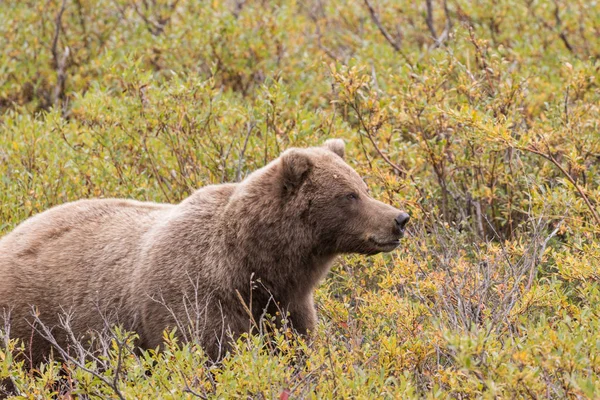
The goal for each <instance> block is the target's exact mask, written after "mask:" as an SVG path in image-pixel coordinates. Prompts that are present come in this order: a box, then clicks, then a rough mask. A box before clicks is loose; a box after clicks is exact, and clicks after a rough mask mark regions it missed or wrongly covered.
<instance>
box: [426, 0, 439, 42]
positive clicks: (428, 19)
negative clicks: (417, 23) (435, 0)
mask: <svg viewBox="0 0 600 400" xmlns="http://www.w3.org/2000/svg"><path fill="white" fill-rule="evenodd" d="M425 4H426V5H427V16H426V17H425V22H427V28H429V32H431V36H432V37H433V39H434V40H435V41H436V42H437V39H438V35H437V33H436V31H435V26H434V25H433V4H432V3H431V0H425Z"/></svg>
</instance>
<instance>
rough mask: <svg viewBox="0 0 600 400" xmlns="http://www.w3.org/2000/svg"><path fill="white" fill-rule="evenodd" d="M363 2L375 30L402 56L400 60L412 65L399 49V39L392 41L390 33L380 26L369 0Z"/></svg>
mask: <svg viewBox="0 0 600 400" xmlns="http://www.w3.org/2000/svg"><path fill="white" fill-rule="evenodd" d="M364 2H365V5H366V6H367V9H368V10H369V14H370V15H371V19H372V20H373V22H374V23H375V25H376V26H377V29H379V32H381V34H382V35H383V37H384V38H385V40H387V42H388V43H389V44H390V45H391V46H392V47H393V48H394V50H396V52H398V53H399V54H400V55H401V56H402V58H404V60H405V61H406V62H407V63H408V64H410V65H412V62H411V61H410V59H409V58H408V57H407V55H406V54H405V53H404V51H402V48H401V47H400V45H401V43H400V42H401V37H400V38H399V39H398V40H396V39H394V38H393V37H392V35H390V33H389V32H388V31H387V29H385V27H384V26H383V25H382V23H381V20H380V19H379V16H378V15H377V12H376V11H375V9H374V8H373V6H372V5H371V3H370V2H369V0H364Z"/></svg>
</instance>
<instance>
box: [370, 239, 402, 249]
mask: <svg viewBox="0 0 600 400" xmlns="http://www.w3.org/2000/svg"><path fill="white" fill-rule="evenodd" d="M369 241H370V242H371V243H373V244H374V245H375V246H377V247H378V248H380V249H384V250H386V251H390V250H393V249H395V248H396V247H398V246H399V245H400V239H393V240H377V239H375V238H369Z"/></svg>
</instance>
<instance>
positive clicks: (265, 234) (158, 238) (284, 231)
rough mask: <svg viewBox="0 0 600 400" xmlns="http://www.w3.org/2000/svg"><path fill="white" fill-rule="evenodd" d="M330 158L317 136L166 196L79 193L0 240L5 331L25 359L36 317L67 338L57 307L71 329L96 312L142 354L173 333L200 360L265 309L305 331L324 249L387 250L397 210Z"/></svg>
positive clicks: (34, 342) (394, 236) (37, 344)
mask: <svg viewBox="0 0 600 400" xmlns="http://www.w3.org/2000/svg"><path fill="white" fill-rule="evenodd" d="M343 157H344V142H343V141H342V140H340V139H331V140H328V141H327V142H325V144H324V145H323V146H322V147H313V148H306V149H300V148H291V149H288V150H287V151H285V152H284V153H282V154H281V156H280V157H279V158H277V159H276V160H274V161H272V162H271V163H269V164H268V165H266V166H265V167H263V168H262V169H259V170H257V171H255V172H254V173H252V174H250V175H249V176H248V177H247V178H246V179H245V180H243V181H242V182H240V183H229V184H221V185H210V186H206V187H203V188H201V189H199V190H197V191H196V192H195V193H193V194H192V195H191V196H190V197H188V198H187V199H185V200H184V201H183V202H181V203H180V204H177V205H171V204H155V203H146V202H138V201H131V200H117V199H103V200H101V199H98V200H80V201H76V202H72V203H68V204H64V205H61V206H57V207H54V208H52V209H50V210H47V211H45V212H43V213H41V214H38V215H36V216H33V217H31V218H30V219H28V220H26V221H25V222H23V223H22V224H21V225H19V226H18V227H17V228H16V229H15V230H14V231H13V232H11V233H9V234H8V235H6V236H5V237H4V238H2V239H0V313H1V312H2V310H3V311H4V314H10V320H11V323H12V326H11V336H12V337H14V338H20V339H23V341H24V343H25V344H26V345H28V346H30V352H29V353H30V354H31V355H32V357H33V360H32V362H34V363H38V362H39V361H42V360H43V359H44V358H45V357H47V356H48V355H49V353H50V350H51V344H50V343H49V342H48V341H47V340H45V339H44V337H42V335H40V332H41V330H40V326H39V325H40V322H41V323H42V324H43V326H46V327H47V328H49V329H52V334H53V335H54V336H55V339H56V343H58V345H60V346H66V345H67V344H68V342H69V340H70V339H73V336H71V337H70V339H69V338H68V337H67V336H68V335H67V334H66V333H64V332H63V330H64V323H63V328H62V329H61V326H60V325H61V324H60V321H61V317H62V321H64V315H69V316H70V319H69V321H70V324H69V328H70V329H71V331H72V333H73V334H74V336H76V337H77V338H80V337H83V336H82V335H86V334H87V333H89V332H94V331H100V330H102V329H105V327H106V324H107V321H108V320H109V319H110V322H111V323H119V324H121V325H122V326H123V327H125V328H126V329H128V330H133V331H136V332H137V333H138V334H139V341H138V345H139V347H140V348H142V349H148V348H156V347H157V346H160V345H161V343H162V341H163V331H164V330H165V329H167V328H177V329H176V332H177V334H178V335H179V336H180V337H181V338H182V339H184V340H186V339H187V340H190V339H195V340H198V341H199V342H200V344H201V345H202V346H203V348H204V349H205V351H206V353H207V354H208V356H209V357H210V358H211V359H219V358H220V357H222V356H223V355H224V353H225V351H226V350H227V343H228V339H230V338H232V337H233V338H235V337H237V336H239V335H240V334H242V333H244V332H250V331H252V329H253V328H252V327H253V326H255V324H256V321H259V320H260V319H261V318H262V317H264V316H265V315H266V314H269V315H272V316H275V315H279V316H280V318H282V319H283V318H284V317H285V316H287V321H289V323H290V324H291V326H292V327H293V328H294V329H295V330H296V331H297V332H299V333H300V334H306V333H307V332H309V331H310V330H312V329H313V328H314V327H315V323H316V312H315V306H314V303H313V292H314V290H315V287H316V285H317V284H318V283H319V281H320V280H321V279H322V278H323V277H324V276H325V274H326V273H327V271H328V270H329V268H330V266H331V264H332V262H333V260H334V259H335V257H336V256H337V255H340V254H345V253H361V254H376V253H379V252H388V251H391V250H393V249H395V248H396V247H397V246H398V245H399V240H400V238H401V237H402V236H403V233H404V229H405V225H406V223H407V221H408V219H409V216H408V214H406V213H405V212H401V211H399V210H397V209H396V208H394V207H391V206H389V205H386V204H384V203H382V202H379V201H377V200H375V199H373V198H371V197H370V196H369V192H368V190H367V186H366V185H365V183H364V182H363V180H362V179H361V178H360V176H359V175H358V174H357V173H356V172H355V171H354V170H353V169H352V168H351V167H350V166H349V165H348V164H346V163H345V162H344V160H343ZM32 312H35V313H36V314H37V316H38V319H37V321H36V322H37V324H36V323H35V322H34V321H33V318H32V316H33V314H32ZM0 315H2V314H0ZM46 333H47V332H46ZM56 343H55V345H56Z"/></svg>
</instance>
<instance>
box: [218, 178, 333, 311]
mask: <svg viewBox="0 0 600 400" xmlns="http://www.w3.org/2000/svg"><path fill="white" fill-rule="evenodd" d="M263 180H264V179H263ZM299 203H300V202H295V201H293V200H289V199H284V198H283V197H282V195H281V189H280V188H279V187H278V186H277V185H261V184H260V183H259V184H257V183H256V181H254V180H247V181H244V182H243V183H242V184H240V185H239V186H238V187H237V188H236V190H235V192H234V193H233V195H232V196H231V198H230V199H229V202H228V204H227V206H226V207H225V212H224V213H223V214H222V216H221V217H222V218H223V219H222V221H221V223H220V225H222V226H224V227H225V228H224V230H223V236H222V240H223V241H224V247H225V248H226V249H227V258H228V260H227V262H226V263H225V268H226V269H230V271H229V273H230V276H235V277H236V278H238V279H237V282H232V283H233V285H234V286H236V289H237V290H238V291H240V292H247V291H248V288H249V287H250V282H251V281H253V282H255V285H254V286H255V287H262V288H263V289H264V290H265V291H268V292H269V294H270V295H272V297H273V298H275V300H277V301H278V302H282V303H287V302H293V301H295V299H297V298H298V297H306V296H311V295H312V292H313V291H314V289H315V287H316V285H317V284H318V283H319V281H320V280H321V279H322V278H323V277H324V275H325V274H326V273H327V271H328V270H329V267H330V265H331V263H332V262H333V259H334V258H335V256H336V254H334V253H332V252H327V251H325V249H324V246H323V245H322V244H320V243H318V241H317V240H316V238H314V237H313V236H314V234H313V233H312V230H311V227H310V226H309V225H308V224H307V223H306V222H304V221H303V220H302V218H301V214H302V211H303V210H302V206H301V204H299Z"/></svg>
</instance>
